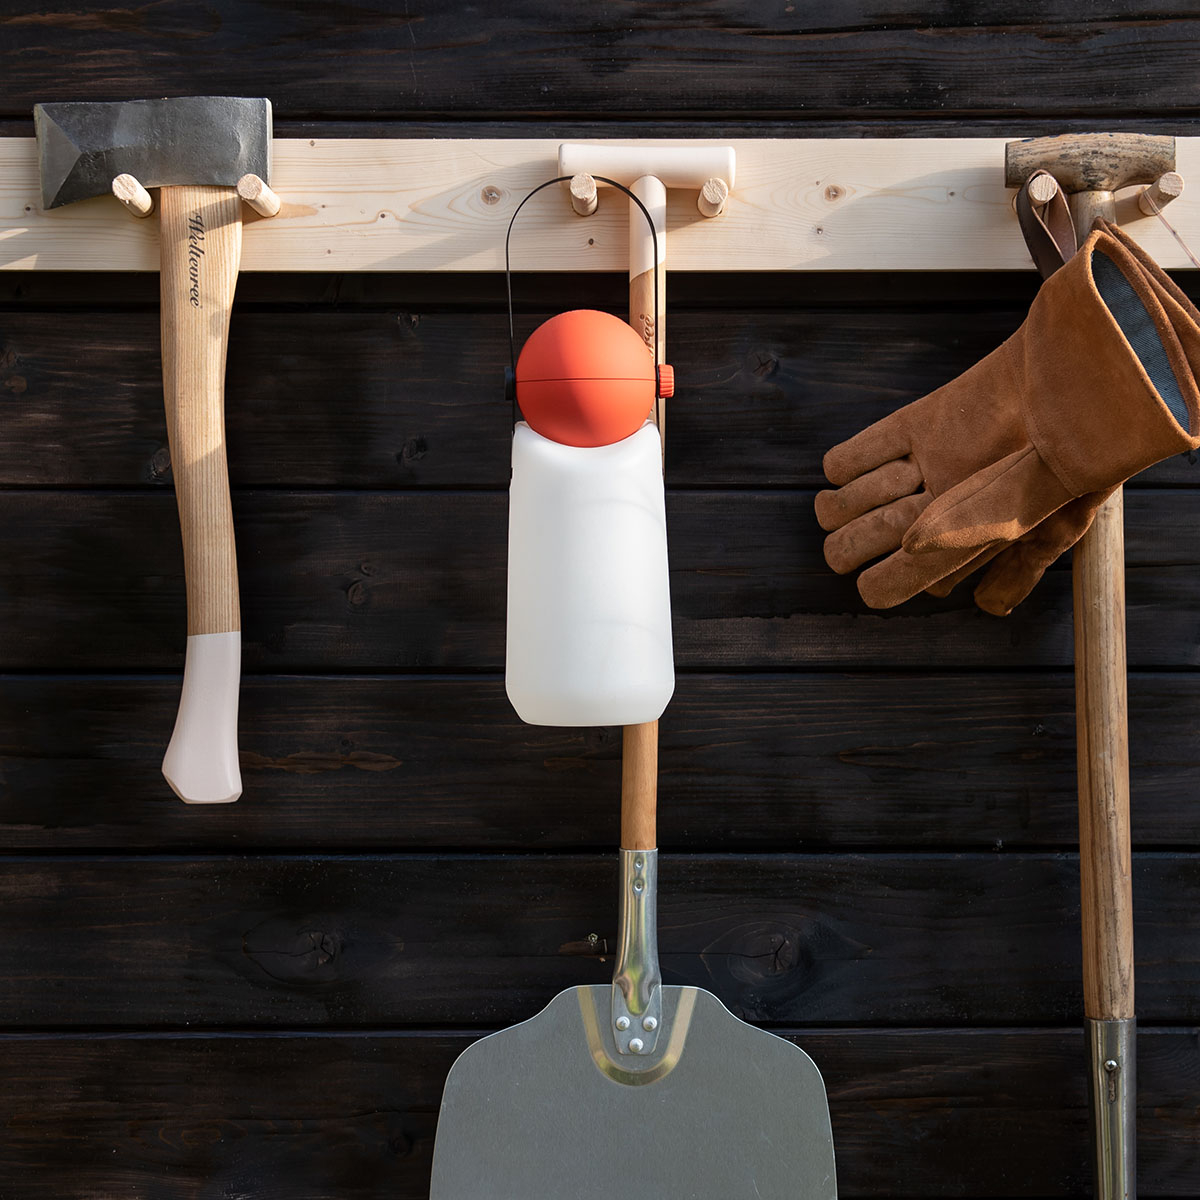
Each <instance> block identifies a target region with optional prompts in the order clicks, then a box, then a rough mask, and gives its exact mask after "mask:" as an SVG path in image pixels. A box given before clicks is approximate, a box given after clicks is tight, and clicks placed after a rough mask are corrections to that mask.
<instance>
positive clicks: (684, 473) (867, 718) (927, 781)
mask: <svg viewBox="0 0 1200 1200" xmlns="http://www.w3.org/2000/svg"><path fill="white" fill-rule="evenodd" d="M966 11H967V9H966V7H965V6H961V5H955V4H945V3H943V4H930V5H926V6H925V7H924V9H923V10H922V11H921V12H920V13H919V14H914V13H913V11H912V10H911V9H910V8H908V7H906V6H904V5H900V4H897V3H895V0H873V2H863V3H850V2H835V3H833V4H827V5H823V6H813V5H810V4H800V3H797V4H784V3H780V4H778V5H775V6H763V5H762V4H760V3H757V2H751V0H718V2H716V3H713V4H705V5H694V4H682V3H680V4H676V3H671V4H660V5H649V6H648V5H644V4H639V3H632V2H614V3H606V4H603V5H599V6H591V7H590V8H585V7H583V6H574V5H566V4H562V3H558V4H550V3H546V2H544V0H519V2H514V3H509V4H506V5H504V6H466V5H460V4H455V3H444V2H439V3H430V2H429V0H408V2H407V3H405V4H399V3H382V2H380V0H377V2H375V3H370V2H364V3H359V4H355V5H337V6H332V7H328V6H323V5H321V6H318V5H294V4H286V3H275V2H268V0H251V2H247V0H237V2H235V0H210V2H209V3H206V4H199V3H187V2H184V0H178V2H168V3H165V4H164V3H158V4H143V3H140V2H139V3H135V4H133V5H131V6H130V5H126V6H118V5H115V4H112V3H104V2H100V3H93V4H87V3H80V2H69V3H62V4H57V5H55V6H53V7H50V6H44V5H40V4H34V3H31V2H29V0H8V2H7V3H5V4H3V5H0V133H4V134H7V135H21V136H27V135H29V134H30V133H31V132H32V130H31V125H30V122H29V118H28V110H29V107H30V106H31V105H32V104H33V103H34V102H36V101H38V100H48V99H86V98H97V99H114V98H120V97H124V96H139V95H156V94H184V93H188V92H201V91H232V92H239V93H255V92H261V93H263V94H267V95H269V96H270V97H271V98H272V99H273V101H274V102H275V106H276V113H277V118H278V127H279V130H280V132H281V133H282V134H289V133H290V134H295V133H297V132H299V131H301V130H306V131H313V132H315V133H337V134H341V135H346V136H356V135H357V136H388V135H394V136H441V137H449V136H457V135H461V134H466V133H472V134H477V135H482V136H505V135H507V134H509V133H520V134H537V135H545V136H562V135H569V134H571V133H575V134H588V135H596V134H601V135H603V134H620V133H650V132H657V133H671V134H677V135H680V136H708V135H710V134H721V133H734V132H740V133H745V134H756V133H757V134H774V135H780V136H796V137H804V136H834V135H842V136H846V135H854V134H863V135H867V136H905V135H914V134H920V135H924V136H931V135H938V134H945V135H957V136H963V135H968V136H969V135H971V134H985V133H986V134H994V133H997V132H1002V133H1012V134H1021V133H1036V132H1057V131H1060V130H1062V129H1064V128H1080V127H1094V126H1096V125H1108V126H1111V127H1115V128H1141V129H1145V130H1149V131H1164V132H1176V133H1192V134H1195V133H1196V132H1197V131H1198V130H1197V122H1196V118H1195V113H1196V112H1197V106H1198V104H1200V71H1197V69H1196V68H1197V65H1198V57H1200V22H1197V20H1196V17H1195V13H1194V12H1192V11H1191V10H1190V9H1188V8H1187V7H1186V6H1181V7H1180V8H1179V10H1178V11H1177V12H1173V11H1171V10H1169V9H1164V8H1163V7H1162V6H1152V5H1148V4H1141V3H1137V4H1130V5H1126V6H1125V7H1124V8H1122V9H1121V10H1120V11H1119V12H1117V11H1116V10H1112V11H1109V10H1105V11H1104V13H1103V14H1102V15H1101V14H1097V13H1095V12H1092V11H1091V10H1090V9H1089V6H1086V5H1082V4H1079V3H1077V2H1075V0H1057V2H1055V3H1052V4H1044V5H1040V6H1036V7H1035V8H1033V9H1028V10H1025V11H1016V10H1014V9H1013V7H1012V6H1006V5H1002V4H997V3H989V4H981V5H972V6H970V7H969V14H970V15H969V20H966V19H964V15H963V14H964V12H966ZM1192 182H1195V181H1192ZM1014 236H1016V233H1015V230H1014ZM1183 282H1184V284H1185V286H1187V287H1189V288H1190V289H1192V290H1194V291H1200V288H1198V287H1197V284H1196V283H1195V282H1194V281H1193V280H1192V279H1191V278H1190V277H1187V276H1185V277H1183ZM521 286H522V289H523V293H524V295H525V296H526V297H527V298H528V299H526V300H525V301H523V302H522V317H521V321H522V324H523V326H524V328H526V329H530V328H532V327H533V325H534V324H535V323H536V321H537V320H538V319H539V318H540V317H541V316H542V315H544V314H545V313H547V312H551V311H554V310H555V309H556V308H559V307H566V306H571V305H578V304H583V303H587V304H593V305H606V306H610V307H613V308H616V309H619V308H620V305H621V303H622V297H623V291H624V285H623V282H622V281H621V280H620V279H616V278H611V277H604V278H601V279H581V280H575V279H568V278H562V277H549V276H547V277H539V278H530V279H526V280H523V281H522V285H521ZM670 290H671V305H670V314H671V316H670V331H671V333H670V337H671V352H670V357H671V360H672V361H673V362H674V363H675V364H676V369H677V372H678V378H679V388H678V398H677V399H676V400H675V401H674V402H673V403H672V406H671V421H670V444H669V449H668V458H667V463H668V470H667V475H668V484H669V488H670V497H669V505H670V532H671V553H672V569H673V588H674V604H675V619H676V637H677V657H678V663H679V668H680V678H679V688H678V693H677V696H676V699H675V701H674V702H673V703H672V705H671V707H670V709H669V710H668V713H667V715H666V717H665V718H664V721H663V726H662V743H663V745H662V784H661V797H662V817H661V844H662V846H663V847H664V850H665V856H664V863H663V897H662V933H661V940H662V951H663V961H664V967H665V971H666V973H667V976H668V978H669V979H671V980H674V981H676V982H688V983H695V984H699V985H702V986H706V987H709V988H711V989H713V990H714V991H715V992H716V993H717V994H718V995H720V996H721V997H722V999H724V1000H725V1001H726V1003H728V1004H729V1005H730V1006H731V1007H732V1008H733V1009H734V1011H736V1012H738V1013H739V1014H740V1015H743V1016H744V1017H746V1018H747V1019H749V1020H754V1021H758V1022H761V1023H763V1024H765V1025H767V1026H768V1027H770V1028H772V1029H774V1030H776V1031H778V1032H779V1033H781V1034H783V1035H785V1036H788V1037H794V1038H795V1039H796V1040H797V1041H798V1042H799V1043H800V1044H801V1045H803V1046H804V1047H805V1048H806V1049H807V1050H808V1051H809V1052H810V1053H811V1054H812V1055H813V1057H814V1058H815V1059H816V1061H817V1062H818V1064H819V1065H820V1066H821V1068H822V1070H823V1072H824V1074H825V1078H826V1081H827V1084H828V1088H829V1096H830V1103H831V1108H832V1113H833V1122H834V1131H835V1135H836V1139H837V1152H838V1161H839V1182H840V1188H841V1194H842V1195H843V1196H846V1197H868V1196H908V1197H933V1196H959V1197H968V1196H970V1197H1000V1196H1035V1197H1051V1196H1065V1195H1083V1194H1085V1193H1086V1192H1087V1190H1088V1187H1089V1180H1088V1167H1087V1157H1086V1141H1087V1132H1086V1122H1085V1117H1084V1102H1085V1085H1084V1075H1083V1070H1082V1065H1083V1059H1082V1039H1081V1036H1080V1033H1079V1014H1080V1011H1081V995H1080V992H1081V988H1080V982H1079V948H1078V932H1077V930H1078V918H1079V912H1078V893H1077V878H1076V876H1077V859H1076V855H1075V854H1074V844H1075V812H1074V807H1075V798H1074V718H1073V691H1072V681H1071V671H1070V668H1071V618H1070V581H1069V572H1068V571H1067V570H1066V569H1065V566H1064V567H1059V568H1056V569H1055V570H1053V571H1052V572H1051V573H1050V575H1049V576H1048V577H1047V579H1046V580H1045V582H1044V583H1043V584H1042V586H1041V587H1040V588H1039V589H1038V591H1037V592H1036V593H1035V595H1034V597H1033V598H1032V599H1031V600H1030V601H1029V602H1028V603H1027V604H1026V605H1025V606H1023V607H1022V608H1021V609H1019V610H1018V612H1017V613H1016V614H1014V615H1013V616H1012V617H1011V618H1009V619H1007V620H1003V621H999V620H994V619H992V618H988V617H985V616H982V615H981V614H979V613H977V612H976V611H974V610H973V608H972V607H971V604H970V601H969V597H967V596H962V597H958V596H955V597H951V598H950V599H948V600H946V601H942V602H935V601H931V600H921V601H919V602H916V603H914V604H911V605H908V606H905V607H904V608H901V609H899V610H897V611H895V612H892V613H889V614H877V613H871V612H868V611H867V610H865V609H864V608H863V607H862V605H861V604H860V602H859V601H858V599H857V594H856V593H855V591H854V588H853V584H852V582H851V581H849V580H839V579H837V578H835V577H833V576H832V575H831V574H830V573H829V572H828V571H827V570H826V569H825V568H824V565H823V562H822V560H821V557H820V540H821V534H820V531H819V530H818V529H817V527H816V525H815V522H814V521H813V519H812V516H811V498H812V493H813V490H814V489H815V488H816V487H817V486H819V484H820V472H819V462H820V455H821V452H822V451H823V450H824V449H825V448H827V447H828V446H829V445H831V444H832V443H833V442H835V441H837V440H839V439H840V438H841V437H843V436H846V435H848V434H849V433H851V432H853V431H854V430H855V429H857V428H859V427H860V426H861V425H863V424H864V423H866V422H868V421H870V420H873V419H875V418H876V417H878V416H880V415H882V414H883V413H885V412H887V411H890V410H891V409H892V408H894V407H895V406H897V405H898V404H900V403H903V402H904V401H905V400H906V399H908V398H911V397H914V396H915V395H917V394H919V393H921V392H922V391H923V390H927V389H928V388H931V387H933V386H936V385H937V384H939V383H941V382H943V381H945V380H946V379H948V378H950V377H952V376H953V375H955V374H957V373H959V372H960V371H962V370H963V369H965V368H966V367H967V366H969V365H970V364H971V363H972V362H974V361H975V360H976V359H978V358H979V357H980V356H981V355H982V354H984V353H986V352H987V351H988V350H989V349H990V348H991V347H993V346H994V345H995V344H997V343H998V342H999V341H1000V340H1002V339H1003V338H1004V337H1005V336H1006V335H1007V334H1008V333H1009V332H1010V331H1011V330H1012V329H1014V328H1015V327H1016V325H1017V324H1018V323H1019V322H1020V319H1021V316H1022V311H1023V308H1024V306H1025V305H1027V303H1028V301H1029V299H1030V298H1031V296H1032V295H1033V291H1034V282H1033V279H1032V272H1031V273H1030V274H1029V275H1027V276H1019V277H1004V278H998V277H990V276H987V275H979V274H967V275H965V276H907V277H901V276H896V275H865V276H859V277H846V276H837V275H809V276H791V277H767V278H763V277H750V276H745V277H739V276H732V277H730V276H706V275H697V276H689V277H683V276H673V277H672V284H671V289H670ZM501 299H502V292H501V288H500V284H499V281H498V280H497V279H495V278H489V277H483V278H480V277H445V276H442V277H432V276H389V277H366V276H356V277H339V276H326V277H321V276H301V277H284V276H276V277H246V278H244V279H243V281H242V284H241V287H240V290H239V302H238V305H237V310H236V313H235V317H234V322H233V343H232V348H231V355H230V370H229V382H228V409H229V437H230V451H231V457H232V472H233V480H234V486H235V500H234V503H235V509H236V516H237V521H238V538H239V548H240V557H241V576H242V589H243V607H244V621H245V639H246V668H247V679H246V682H245V686H244V689H243V712H242V721H241V731H242V733H241V742H242V766H243V773H244V778H245V783H246V792H245V795H244V797H243V799H242V800H241V801H240V802H239V803H238V804H237V805H234V806H232V807H230V808H223V809H218V810H192V809H186V808H185V807H184V806H182V805H181V804H179V803H178V802H177V801H175V800H174V799H173V798H172V797H171V796H170V795H169V793H168V792H167V789H166V787H165V785H164V784H163V782H162V780H161V778H160V776H159V774H158V764H159V761H160V758H161V753H162V748H163V745H164V744H165V740H166V737H167V735H168V733H169V730H170V726H171V722H172V720H173V714H174V705H175V699H176V694H177V688H178V672H179V669H180V667H181V663H182V650H183V623H182V612H183V592H182V578H181V562H180V552H179V546H178V533H177V528H176V524H175V514H174V504H173V500H172V497H171V492H170V463H169V458H168V455H167V452H166V445H165V431H164V425H163V418H162V413H161V399H160V390H159V388H160V384H159V376H158V372H159V356H158V332H157V312H156V300H157V286H156V282H155V280H154V279H152V278H147V277H126V276H109V277H86V276H85V277H67V276H60V277H54V276H48V275H42V274H32V273H31V274H21V275H5V276H4V277H2V278H0V412H2V414H3V424H2V435H0V630H2V631H3V633H2V634H0V789H2V790H0V829H2V834H0V836H2V838H3V847H4V852H5V857H4V858H3V859H0V863H2V867H0V912H2V913H3V921H2V922H0V948H2V950H3V961H4V964H5V967H4V976H3V978H4V985H3V987H0V1041H2V1042H3V1055H4V1071H3V1075H4V1081H5V1082H4V1085H3V1087H0V1114H2V1119H3V1122H4V1125H3V1129H4V1136H3V1138H0V1196H3V1197H5V1200H10V1198H12V1200H24V1198H26V1197H29V1198H34V1197H37V1198H39V1200H41V1198H45V1200H49V1198H51V1197H54V1198H56V1200H57V1198H61V1197H97V1196H105V1197H109V1196H112V1197H115V1196H121V1197H125V1196H148V1197H154V1198H156V1200H158V1198H172V1200H173V1198H175V1197H217V1196H220V1197H235V1196H236V1197H254V1198H255V1200H260V1198H265V1197H288V1198H289V1200H297V1198H308V1197H311V1198H313V1200H317V1198H321V1200H325V1198H332V1197H345V1196H349V1195H353V1196H355V1197H363V1198H366V1197H388V1198H390V1200H394V1198H398V1197H419V1196H422V1195H424V1194H425V1189H426V1180H427V1176H428V1169H429V1160H430V1152H431V1147H432V1137H433V1132H434V1126H435V1121H436V1111H437V1105H438V1102H439V1097H440V1090H441V1084H442V1080H443V1079H444V1076H445V1072H446V1070H447V1069H448V1067H449V1064H450V1063H451V1062H452V1061H453V1059H454V1056H455V1055H456V1054H457V1053H458V1052H459V1051H460V1050H461V1049H462V1047H463V1046H465V1045H466V1044H468V1042H469V1041H470V1039H471V1038H473V1037H475V1036H478V1035H479V1034H480V1033H481V1032H484V1031H486V1030H489V1029H493V1028H497V1027H499V1026H503V1025H505V1024H508V1023H510V1022H513V1021H517V1020H520V1019H522V1018H523V1017H526V1016H528V1015H531V1014H532V1013H533V1012H534V1011H536V1010H537V1008H538V1007H539V1006H540V1005H541V1004H542V1003H544V1002H545V1001H546V1000H548V999H549V998H550V996H552V995H553V994H554V993H555V992H556V991H557V990H558V989H560V988H562V987H565V986H569V985H571V984H573V983H578V982H591V981H597V980H602V979H605V978H606V977H607V975H608V973H609V971H610V970H611V959H608V958H607V957H606V956H607V952H608V950H609V948H610V947H611V944H612V939H613V934H614V931H615V923H616V913H615V895H614V891H613V882H614V865H613V857H612V853H611V848H612V846H613V845H614V844H615V837H616V804H617V795H618V789H619V738H618V737H617V736H616V733H615V731H612V730H548V729H533V728H527V727H523V726H522V725H521V724H520V723H519V722H518V721H517V720H516V719H515V717H514V716H513V714H512V712H511V710H510V709H509V707H508V705H507V703H506V701H505V698H504V691H503V681H502V678H501V674H500V672H501V669H502V661H503V589H504V523H505V498H504V486H505V481H506V477H507V454H508V441H507V439H508V429H507V412H506V409H505V408H504V405H503V403H502V401H501V398H500V388H499V379H500V376H501V371H502V367H503V363H504V360H505V356H506V347H505V342H504V337H503V320H502V307H501ZM1197 470H1198V468H1197V467H1196V465H1195V464H1193V463H1189V462H1187V461H1185V460H1182V459H1177V460H1174V461H1172V462H1170V463H1167V464H1163V465H1162V466H1160V467H1158V468H1155V469H1154V470H1153V471H1150V472H1147V474H1146V475H1145V476H1144V477H1142V478H1141V479H1139V480H1138V481H1137V483H1136V485H1135V486H1133V487H1131V488H1130V489H1129V492H1128V499H1127V505H1128V513H1129V515H1128V558H1129V571H1128V579H1129V596H1130V620H1129V629H1130V647H1129V656H1130V666H1131V679H1130V694H1131V705H1132V721H1131V724H1132V738H1133V742H1132V757H1133V785H1134V793H1135V804H1134V840H1135V859H1134V883H1135V899H1136V905H1137V950H1138V989H1139V992H1138V994H1139V1012H1140V1014H1141V1018H1142V1033H1141V1037H1140V1039H1139V1053H1140V1056H1141V1061H1140V1070H1141V1079H1140V1085H1141V1086H1140V1096H1139V1099H1140V1119H1139V1135H1140V1168H1141V1189H1140V1190H1141V1194H1142V1195H1143V1196H1144V1197H1168V1196H1169V1197H1186V1196H1192V1197H1195V1196H1200V954H1198V953H1197V948H1196V947H1197V939H1196V922H1197V918H1196V915H1195V914H1196V912H1197V909H1198V908H1200V808H1198V807H1197V805H1196V804H1195V802H1194V794H1195V782H1194V780H1195V775H1196V768H1197V766H1198V765H1200V745H1198V740H1197V729H1200V673H1198V671H1197V668H1198V667H1200V636H1198V635H1200V604H1198V601H1200V535H1198V534H1197V532H1196V530H1197V527H1198V525H1200V519H1198V518H1200V491H1197V490H1196V484H1197V482H1198V479H1200V477H1198V475H1197ZM533 856H536V857H533ZM535 864H536V869H534V866H535ZM593 934H594V935H595V938H594V939H592V938H591V937H590V935H593ZM576 1152H577V1153H578V1155H579V1163H580V1170H581V1171H586V1169H587V1163H588V1160H589V1158H590V1157H591V1156H593V1155H596V1154H601V1153H608V1152H610V1151H609V1148H608V1147H605V1146H600V1145H596V1146H581V1147H578V1148H577V1151H576Z"/></svg>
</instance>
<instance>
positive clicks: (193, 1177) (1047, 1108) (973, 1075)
mask: <svg viewBox="0 0 1200 1200" xmlns="http://www.w3.org/2000/svg"><path fill="white" fill-rule="evenodd" d="M793 1037H794V1039H795V1041H796V1042H797V1044H798V1045H800V1046H801V1047H803V1048H804V1049H805V1050H806V1051H807V1052H808V1053H809V1054H810V1055H811V1056H812V1058H813V1059H814V1061H815V1062H816V1063H817V1064H818V1066H819V1067H820V1069H821V1072H822V1074H823V1075H824V1078H825V1084H826V1088H827V1090H828V1094H829V1105H830V1115H831V1119H832V1123H833V1130H834V1137H835V1140H836V1146H837V1165H838V1193H839V1195H841V1196H843V1197H847V1198H852V1197H868V1196H872V1197H873V1196H889V1197H894V1196H906V1197H918V1196H925V1197H935V1196H937V1197H956V1196H957V1197H961V1196H974V1195H978V1196H983V1195H995V1194H997V1193H1000V1192H1003V1193H1005V1194H1008V1195H1021V1196H1044V1197H1050V1196H1060V1195H1082V1194H1084V1193H1085V1192H1086V1190H1087V1183H1088V1174H1087V1171H1088V1168H1087V1163H1086V1161H1085V1155H1084V1146H1085V1144H1086V1129H1085V1088H1084V1081H1083V1075H1082V1071H1081V1070H1080V1064H1081V1062H1082V1058H1083V1046H1082V1038H1081V1036H1080V1035H1079V1034H1078V1033H1076V1032H1074V1031H1071V1030H948V1029H931V1030H895V1031H879V1030H868V1029H849V1030H844V1031H829V1030H806V1031H803V1032H801V1033H799V1034H794V1035H793ZM1196 1037H1197V1030H1195V1029H1186V1028H1181V1029H1162V1030H1159V1029H1150V1030H1147V1029H1142V1030H1141V1031H1140V1032H1139V1036H1138V1060H1139V1061H1138V1066H1139V1092H1140V1098H1141V1101H1142V1103H1141V1111H1140V1118H1141V1119H1140V1120H1139V1123H1138V1139H1139V1144H1140V1145H1139V1149H1140V1151H1141V1153H1140V1164H1139V1165H1140V1167H1141V1179H1140V1183H1141V1189H1140V1190H1141V1195H1142V1196H1145V1197H1162V1198H1165V1197H1168V1196H1170V1197H1186V1196H1194V1195H1195V1194H1196V1193H1197V1192H1198V1191H1200V1163H1198V1161H1197V1158H1196V1155H1195V1153H1194V1136H1193V1135H1194V1122H1195V1119H1196V1118H1195V1099H1196V1094H1197V1091H1198V1090H1200V1079H1198V1077H1197V1067H1196V1055H1195V1039H1196ZM469 1040H470V1035H464V1034H463V1033H461V1032H445V1033H437V1032H433V1031H414V1032H403V1031H394V1032H388V1031H378V1032H376V1031H372V1032H368V1033H362V1034H353V1035H346V1034H338V1033H328V1034H325V1033H287V1034H279V1035H274V1036H261V1035H260V1036H254V1035H245V1034H240V1035H232V1036H212V1035H197V1036H188V1035H185V1036H161V1035H154V1034H136V1035H109V1036H104V1035H92V1036H80V1035H59V1036H21V1035H17V1036H8V1037H5V1038H3V1040H2V1042H0V1044H2V1045H3V1049H4V1056H5V1064H6V1066H5V1073H6V1079H7V1080H8V1086H7V1087H6V1088H5V1089H3V1093H2V1094H0V1121H3V1123H4V1126H5V1129H6V1136H5V1138H4V1142H3V1146H2V1147H0V1173H2V1174H3V1176H4V1178H5V1179H6V1180H7V1181H8V1183H7V1189H8V1190H7V1194H8V1195H9V1196H11V1197H13V1200H61V1198H62V1197H64V1196H74V1195H81V1194H85V1192H87V1193H90V1194H93V1195H114V1196H137V1195H141V1194H150V1195H153V1196H154V1197H156V1200H193V1198H194V1197H196V1196H204V1195H208V1194H211V1193H212V1192H213V1190H214V1189H220V1190H222V1191H225V1192H227V1193H230V1194H233V1195H238V1194H241V1195H246V1194H250V1195H253V1196H255V1197H256V1200H324V1198H325V1197H329V1196H345V1195H348V1194H353V1195H354V1196H355V1197H361V1198H362V1200H419V1198H421V1197H424V1196H426V1195H427V1194H428V1193H427V1189H428V1176H429V1167H430V1159H431V1154H432V1150H433V1135H434V1128H435V1122H436V1113H437V1106H438V1103H439V1101H440V1099H441V1090H442V1083H443V1080H444V1078H445V1074H446V1072H447V1070H448V1069H449V1067H450V1064H451V1063H452V1062H453V1061H454V1059H455V1058H456V1057H457V1056H458V1054H459V1053H460V1052H461V1050H462V1049H464V1048H465V1047H466V1045H467V1044H468V1042H469ZM251 1080H252V1081H254V1083H253V1086H248V1081H251ZM931 1145H932V1146H937V1147H938V1148H939V1149H938V1152H937V1153H936V1154H932V1153H930V1152H929V1147H930V1146H931ZM1016 1147H1020V1152H1019V1153H1017V1152H1016V1150H1015V1148H1016ZM48 1150H49V1151H50V1153H49V1154H48V1153H47V1152H48ZM568 1152H569V1153H573V1154H578V1156H579V1160H580V1169H581V1170H586V1166H587V1161H588V1159H589V1157H590V1156H591V1155H593V1154H599V1153H603V1152H604V1151H603V1148H602V1147H600V1146H582V1147H572V1148H569V1150H568ZM18 1181H19V1182H18ZM14 1189H15V1190H14Z"/></svg>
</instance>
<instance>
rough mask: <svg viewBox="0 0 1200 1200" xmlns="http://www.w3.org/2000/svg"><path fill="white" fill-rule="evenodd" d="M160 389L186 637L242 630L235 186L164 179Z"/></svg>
mask: <svg viewBox="0 0 1200 1200" xmlns="http://www.w3.org/2000/svg"><path fill="white" fill-rule="evenodd" d="M159 204H160V207H161V213H162V233H161V236H162V354H163V393H164V397H165V401H166V409H167V437H168V440H169V442H170V447H171V470H172V473H173V474H174V477H175V497H176V501H177V503H178V505H179V525H180V530H181V533H182V535H183V561H184V575H185V578H186V581H187V610H188V620H187V631H188V635H189V636H192V635H194V634H201V633H227V632H231V631H233V630H238V629H240V628H241V620H240V617H239V610H238V582H237V560H236V556H235V553H234V542H233V515H232V511H231V508H230V503H229V470H228V466H227V464H226V459H225V403H224V386H225V356H226V349H227V346H228V343H229V315H230V312H231V310H232V307H233V292H234V288H235V286H236V284H237V274H238V264H239V262H240V260H241V253H242V209H241V205H242V202H241V199H240V198H239V196H238V194H237V190H236V189H235V188H223V187H164V188H163V189H162V191H161V193H160V196H159Z"/></svg>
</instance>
